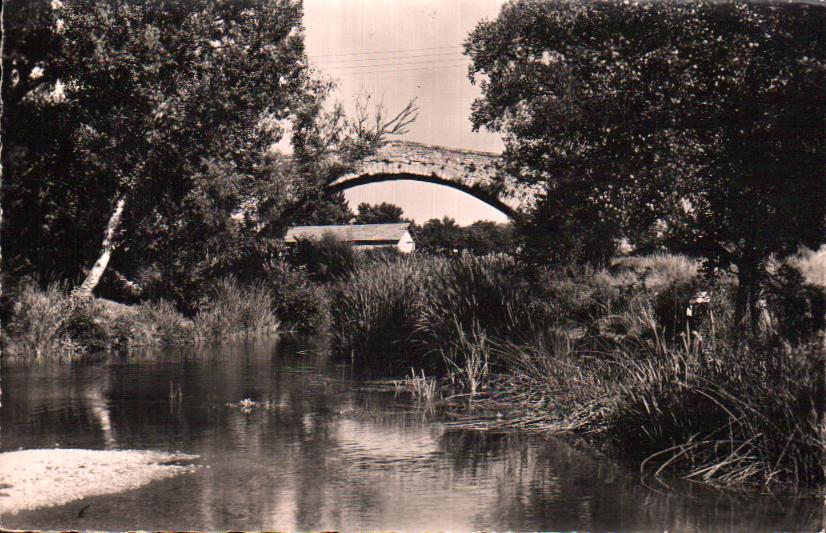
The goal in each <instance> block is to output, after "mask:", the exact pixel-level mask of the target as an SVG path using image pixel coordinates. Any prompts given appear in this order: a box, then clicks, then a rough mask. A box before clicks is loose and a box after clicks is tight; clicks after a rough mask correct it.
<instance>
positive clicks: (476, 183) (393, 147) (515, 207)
mask: <svg viewBox="0 0 826 533" xmlns="http://www.w3.org/2000/svg"><path fill="white" fill-rule="evenodd" d="M499 159H500V158H499V156H498V155H497V154H491V153H487V152H477V151H472V150H457V149H453V148H445V147H442V146H434V145H428V144H422V143H415V142H410V141H392V142H389V143H387V144H385V145H384V146H382V148H381V149H380V150H379V152H378V153H377V154H376V155H374V156H371V157H369V158H367V159H366V160H365V161H363V162H362V163H361V164H360V165H358V167H357V168H356V169H355V170H354V171H353V172H351V173H349V174H347V175H344V176H341V177H339V178H338V179H336V180H335V181H333V182H332V183H330V184H329V185H328V186H327V190H328V191H330V192H339V191H344V190H347V189H350V188H353V187H358V186H359V185H368V184H370V183H380V182H386V181H397V180H412V181H419V182H425V183H433V184H437V185H445V186H448V187H451V188H453V189H457V190H460V191H462V192H464V193H467V194H468V195H470V196H472V197H474V198H476V199H478V200H481V201H482V202H485V203H487V204H488V205H490V206H492V207H494V208H496V209H498V210H499V211H501V212H502V213H504V214H506V215H507V216H508V217H509V218H511V219H512V220H513V219H515V218H516V217H517V216H518V214H519V213H520V212H521V211H522V209H523V204H524V203H525V200H526V198H529V197H530V194H526V191H524V190H522V189H521V188H520V187H519V186H518V185H517V184H516V183H515V181H513V180H512V179H506V180H501V179H499V173H498V163H499Z"/></svg>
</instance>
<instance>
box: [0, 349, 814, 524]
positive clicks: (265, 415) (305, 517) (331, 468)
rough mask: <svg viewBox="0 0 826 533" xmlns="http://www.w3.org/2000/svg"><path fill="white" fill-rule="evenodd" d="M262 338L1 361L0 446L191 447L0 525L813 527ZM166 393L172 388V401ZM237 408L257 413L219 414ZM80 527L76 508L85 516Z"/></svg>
mask: <svg viewBox="0 0 826 533" xmlns="http://www.w3.org/2000/svg"><path fill="white" fill-rule="evenodd" d="M300 348H301V347H300V346H297V345H290V344H287V343H286V342H285V341H280V342H279V341H278V340H276V339H270V340H258V341H248V342H244V343H237V344H232V345H223V346H220V347H211V348H188V349H187V350H183V351H170V352H167V353H163V354H155V355H146V356H143V357H132V358H128V359H109V360H106V361H100V362H96V363H88V362H87V363H75V364H72V365H68V364H64V365H59V364H42V365H34V366H33V365H28V366H23V365H12V364H4V365H3V368H2V382H1V383H2V392H3V395H2V409H0V424H2V440H0V448H2V450H16V449H20V448H23V449H27V448H44V447H49V448H51V447H60V448H92V449H153V450H163V451H181V452H186V453H191V454H196V455H198V456H199V458H198V459H197V460H196V461H195V462H196V464H198V465H200V468H198V469H197V470H196V471H195V472H194V473H189V474H184V475H181V476H178V477H176V478H172V479H166V480H162V481H156V482H153V483H151V484H149V485H146V486H144V487H142V488H140V489H137V490H133V491H129V492H125V493H121V494H117V495H111V496H98V497H92V498H87V499H85V500H79V501H75V502H73V503H71V504H67V505H63V506H57V507H50V508H43V509H39V510H35V511H28V512H23V513H18V514H14V515H7V516H3V517H2V525H3V526H5V527H10V528H39V529H67V528H73V529H105V530H123V529H126V528H137V529H177V530H183V529H197V530H227V529H233V528H234V529H245V530H262V529H269V530H272V529H281V530H289V531H293V530H318V529H333V528H335V529H339V530H355V529H381V530H389V529H395V530H405V531H421V530H425V529H429V530H434V529H442V530H452V531H469V530H482V529H486V530H506V529H511V530H580V531H583V530H590V531H664V530H669V531H675V532H676V531H697V532H733V531H743V532H751V531H817V530H818V529H820V527H821V523H822V506H821V505H820V504H819V503H818V502H816V501H814V500H786V501H784V500H783V499H778V498H770V497H756V496H749V497H737V496H732V495H721V494H718V493H715V492H711V491H708V490H704V489H700V488H698V487H688V488H686V487H681V488H679V489H678V491H677V492H670V493H664V492H657V491H654V490H651V489H648V488H646V487H644V486H642V485H641V483H640V480H639V475H638V473H637V472H635V471H634V470H633V469H631V468H628V467H625V466H620V465H617V464H616V463H614V462H613V461H608V460H605V459H599V458H596V457H595V456H594V455H593V454H591V453H586V452H583V451H581V450H578V449H575V448H574V447H572V446H571V445H570V444H568V443H566V442H563V441H561V440H558V439H547V438H543V437H541V436H539V435H524V434H485V433H471V432H461V431H456V430H451V429H448V428H447V427H445V425H444V424H441V423H440V422H439V420H438V418H436V419H434V418H433V417H426V416H425V415H424V414H423V413H422V412H421V411H420V410H417V409H415V406H414V405H412V404H411V403H410V401H409V400H408V399H406V398H404V397H396V396H395V395H394V394H393V393H388V392H377V391H375V390H370V388H369V387H366V386H365V385H366V384H365V382H364V381H363V380H361V379H359V378H357V377H354V376H353V375H352V373H351V371H350V369H349V368H348V367H345V366H336V365H335V364H333V363H331V362H329V361H327V360H326V359H324V358H322V357H318V356H313V355H308V352H304V351H303V350H301V349H300ZM170 382H171V383H172V384H173V387H174V388H176V389H177V387H178V386H180V388H181V392H182V393H183V398H182V399H181V400H180V401H177V400H171V399H170V397H169V388H170ZM244 398H251V399H253V400H257V401H270V402H272V403H273V405H274V407H273V408H272V409H270V410H260V409H259V410H254V411H253V412H251V413H244V412H242V411H241V410H240V409H238V408H233V407H228V406H227V403H235V402H238V401H240V400H242V399H244ZM87 504H91V505H89V507H88V508H87V509H86V511H85V513H84V514H83V517H82V518H78V516H77V515H78V510H79V509H81V508H83V507H84V506H86V505H87Z"/></svg>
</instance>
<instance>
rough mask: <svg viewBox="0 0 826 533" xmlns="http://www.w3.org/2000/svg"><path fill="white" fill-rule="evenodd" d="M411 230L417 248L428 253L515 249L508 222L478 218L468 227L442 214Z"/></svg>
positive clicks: (491, 251) (513, 236)
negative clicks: (502, 222) (440, 217)
mask: <svg viewBox="0 0 826 533" xmlns="http://www.w3.org/2000/svg"><path fill="white" fill-rule="evenodd" d="M413 233H414V238H415V241H416V250H417V251H419V252H422V253H426V254H431V255H453V254H461V253H462V252H469V253H471V254H474V255H488V254H502V253H513V252H515V251H516V241H515V235H514V228H513V226H512V225H511V224H499V223H496V222H491V221H488V220H477V221H476V222H474V223H473V224H471V225H470V226H460V225H458V224H457V223H456V221H455V220H454V219H452V218H450V217H443V218H442V219H438V218H433V219H430V220H428V221H427V222H425V223H424V224H423V225H422V226H415V227H413Z"/></svg>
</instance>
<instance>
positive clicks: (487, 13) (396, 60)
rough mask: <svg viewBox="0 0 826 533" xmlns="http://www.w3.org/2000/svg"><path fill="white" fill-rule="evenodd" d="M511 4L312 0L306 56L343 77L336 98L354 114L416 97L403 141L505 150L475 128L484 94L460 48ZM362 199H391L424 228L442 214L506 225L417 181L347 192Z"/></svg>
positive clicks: (483, 207)
mask: <svg viewBox="0 0 826 533" xmlns="http://www.w3.org/2000/svg"><path fill="white" fill-rule="evenodd" d="M503 3H504V0H304V25H305V28H306V33H305V35H306V45H307V54H308V55H309V56H310V62H311V64H313V65H314V66H315V67H316V68H317V69H318V70H319V71H320V72H322V73H323V74H325V75H328V76H330V77H332V78H334V79H336V80H337V81H338V88H337V90H336V93H335V95H334V99H335V100H338V101H340V102H341V103H342V104H344V107H345V109H346V110H347V111H348V112H350V113H352V111H353V109H354V106H355V101H356V98H357V97H358V96H359V95H360V94H361V95H363V94H370V95H372V101H376V102H377V101H382V102H383V103H384V105H385V106H386V107H387V109H388V110H389V111H391V112H392V111H398V110H400V109H401V108H402V107H404V105H405V104H406V103H407V102H408V101H409V100H411V99H413V98H417V103H418V105H419V116H418V119H417V120H416V122H415V124H413V125H412V126H411V127H410V131H409V133H407V134H406V135H404V136H403V137H402V138H404V139H408V140H412V141H419V142H423V143H428V144H438V145H442V146H449V147H455V148H467V149H473V150H483V151H488V152H501V150H502V141H501V138H500V137H499V136H498V135H495V134H491V133H489V132H486V131H484V130H483V131H480V132H475V133H474V132H473V130H472V128H471V124H470V120H469V115H470V106H471V103H472V102H473V99H474V98H476V97H477V96H478V95H479V91H478V88H477V87H475V86H473V85H471V84H470V81H469V80H468V79H467V65H468V63H469V61H468V59H467V58H466V57H465V56H463V55H462V43H463V42H464V40H465V39H466V38H467V35H468V33H469V32H470V31H471V30H472V29H473V28H474V26H475V25H476V24H477V23H478V22H479V21H481V20H482V19H485V18H495V17H496V15H497V14H498V13H499V8H500V6H501V5H502V4H503ZM345 195H346V196H347V199H348V201H349V202H350V205H351V207H352V208H353V209H354V210H355V208H356V206H357V205H358V204H359V203H360V202H369V203H379V202H383V201H384V202H391V203H395V204H397V205H399V206H401V207H402V208H403V209H404V211H405V215H406V216H408V217H411V218H414V219H415V220H416V221H417V222H424V221H425V220H427V219H430V218H434V217H435V218H441V217H442V216H443V215H447V216H451V217H453V218H455V219H456V220H457V221H458V222H459V223H460V224H469V223H471V222H473V221H475V220H480V219H482V220H496V221H500V222H501V221H505V220H507V218H506V217H505V216H504V215H503V214H501V213H500V212H499V211H497V210H495V209H493V208H492V207H490V206H488V205H487V204H484V203H482V202H480V201H479V200H476V199H475V198H473V197H471V196H468V195H466V194H464V193H462V192H460V191H457V190H455V189H450V188H448V187H441V186H437V185H431V184H424V183H419V182H410V181H397V182H387V183H377V184H372V185H365V186H362V187H357V188H354V189H350V190H349V191H347V192H346V193H345Z"/></svg>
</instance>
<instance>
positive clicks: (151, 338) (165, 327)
mask: <svg viewBox="0 0 826 533" xmlns="http://www.w3.org/2000/svg"><path fill="white" fill-rule="evenodd" d="M123 329H124V330H125V332H126V333H125V336H126V343H128V345H129V346H130V347H138V346H171V345H176V344H187V343H191V342H193V341H194V340H195V331H194V326H193V323H192V321H191V320H189V319H187V318H186V317H184V315H183V314H181V313H180V312H179V311H178V310H177V309H176V308H175V306H174V305H173V304H172V303H171V302H169V301H167V300H159V301H157V302H142V303H141V304H140V305H139V306H137V309H136V310H135V312H134V314H133V315H132V316H131V317H130V318H128V319H126V321H125V323H124V325H123Z"/></svg>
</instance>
